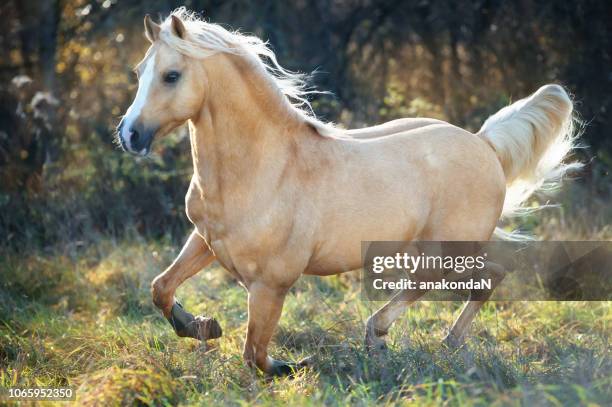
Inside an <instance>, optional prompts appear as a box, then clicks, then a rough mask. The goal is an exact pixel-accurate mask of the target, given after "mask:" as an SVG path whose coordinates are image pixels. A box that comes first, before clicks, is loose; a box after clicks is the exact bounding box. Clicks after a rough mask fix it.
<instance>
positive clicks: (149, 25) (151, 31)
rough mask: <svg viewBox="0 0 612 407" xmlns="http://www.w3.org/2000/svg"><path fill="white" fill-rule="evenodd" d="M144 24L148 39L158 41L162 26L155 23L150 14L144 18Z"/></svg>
mask: <svg viewBox="0 0 612 407" xmlns="http://www.w3.org/2000/svg"><path fill="white" fill-rule="evenodd" d="M144 26H145V35H146V36H147V39H148V40H149V41H151V42H152V43H153V42H155V41H157V39H158V38H159V31H160V30H161V27H160V26H159V24H155V23H154V22H153V20H151V16H149V15H148V14H147V15H146V16H145V18H144Z"/></svg>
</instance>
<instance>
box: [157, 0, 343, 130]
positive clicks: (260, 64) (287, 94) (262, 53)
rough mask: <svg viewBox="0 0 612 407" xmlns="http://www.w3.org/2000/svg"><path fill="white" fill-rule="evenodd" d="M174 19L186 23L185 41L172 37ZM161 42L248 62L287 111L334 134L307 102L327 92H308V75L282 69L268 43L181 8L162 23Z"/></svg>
mask: <svg viewBox="0 0 612 407" xmlns="http://www.w3.org/2000/svg"><path fill="white" fill-rule="evenodd" d="M172 15H174V16H176V17H178V18H180V19H181V20H182V21H183V23H184V25H185V28H186V30H187V36H186V37H185V38H179V37H177V36H176V35H173V34H172V29H171V24H172V18H171V16H172ZM160 39H161V40H162V41H163V42H164V43H166V44H168V45H169V46H171V47H172V48H174V49H176V50H177V51H179V52H180V53H182V54H184V55H188V56H190V57H193V58H206V57H209V56H211V55H214V54H216V53H219V52H225V53H230V54H233V55H239V56H242V57H244V58H247V59H248V60H249V61H251V62H252V63H253V66H254V67H256V68H259V69H261V71H262V73H263V74H264V75H265V76H267V77H268V79H270V83H271V84H272V85H273V86H275V87H276V88H277V89H278V91H279V92H280V93H282V95H284V100H285V101H286V102H287V104H288V107H289V108H290V109H291V110H293V111H294V112H296V113H297V114H298V116H299V117H301V118H303V119H304V120H305V121H306V122H307V123H309V124H310V125H312V127H313V128H314V129H315V130H316V131H317V132H318V133H319V134H321V135H323V136H330V135H332V134H333V133H335V128H334V126H333V125H332V124H330V123H324V122H322V121H320V120H319V119H317V117H316V116H315V114H314V111H313V109H312V106H311V104H310V102H309V101H308V95H310V94H313V93H324V92H318V91H314V90H312V88H309V87H308V85H307V82H306V79H307V75H305V74H302V73H297V72H291V71H288V70H286V69H285V68H283V67H282V66H281V65H280V64H279V63H278V60H277V59H276V54H275V53H274V51H272V50H271V49H270V47H269V46H268V43H267V42H264V41H262V40H261V39H259V38H258V37H255V36H252V35H245V34H242V33H241V32H239V31H229V30H227V29H225V28H224V27H222V26H220V25H218V24H213V23H208V22H206V21H204V20H202V19H200V18H199V17H198V16H197V15H196V14H195V13H193V12H190V11H188V10H187V9H185V8H184V7H181V8H178V9H176V10H174V11H173V12H172V13H171V15H170V16H168V17H167V18H166V19H165V20H164V21H163V22H162V24H161V31H160Z"/></svg>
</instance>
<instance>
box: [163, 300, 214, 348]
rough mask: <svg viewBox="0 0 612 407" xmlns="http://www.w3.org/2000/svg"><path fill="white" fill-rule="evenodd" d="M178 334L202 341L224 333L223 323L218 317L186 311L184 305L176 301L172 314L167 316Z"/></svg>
mask: <svg viewBox="0 0 612 407" xmlns="http://www.w3.org/2000/svg"><path fill="white" fill-rule="evenodd" d="M167 319H168V321H169V322H170V325H172V327H173V328H174V331H175V332H176V334H177V335H178V336H180V337H182V338H194V339H198V340H200V341H206V340H208V339H217V338H220V337H221V335H223V330H222V329H221V325H219V322H217V320H216V319H214V318H210V317H204V316H201V315H198V316H197V317H194V316H193V314H191V313H189V312H187V311H185V309H184V308H183V306H182V305H181V304H180V303H178V302H176V303H174V305H173V306H172V310H171V312H170V316H169V317H168V318H167Z"/></svg>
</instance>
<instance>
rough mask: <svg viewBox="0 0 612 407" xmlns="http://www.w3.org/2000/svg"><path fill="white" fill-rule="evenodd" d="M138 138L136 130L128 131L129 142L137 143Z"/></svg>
mask: <svg viewBox="0 0 612 407" xmlns="http://www.w3.org/2000/svg"><path fill="white" fill-rule="evenodd" d="M139 139H140V134H139V133H138V132H137V131H136V130H132V131H131V133H130V144H132V145H134V144H136V143H138V140H139Z"/></svg>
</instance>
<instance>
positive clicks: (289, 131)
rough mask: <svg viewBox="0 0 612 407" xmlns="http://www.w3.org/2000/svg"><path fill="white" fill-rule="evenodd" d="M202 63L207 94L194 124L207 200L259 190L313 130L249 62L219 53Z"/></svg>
mask: <svg viewBox="0 0 612 407" xmlns="http://www.w3.org/2000/svg"><path fill="white" fill-rule="evenodd" d="M203 63H204V64H205V69H206V73H207V79H208V83H209V90H208V92H209V93H208V94H207V95H206V101H205V103H204V104H203V108H202V109H201V111H200V115H199V117H197V118H196V119H194V120H192V122H191V125H190V127H191V128H190V130H191V132H190V133H191V148H192V156H193V164H194V173H195V176H196V180H198V182H199V183H200V185H201V187H202V189H203V190H204V191H205V193H206V195H207V197H209V198H214V197H218V198H219V199H221V200H223V196H230V197H231V196H241V195H244V194H245V193H248V191H253V190H257V191H258V192H259V193H261V192H262V189H263V188H268V187H270V185H271V184H275V182H276V181H278V178H279V177H280V174H282V171H283V168H284V166H285V165H286V164H287V160H289V159H290V154H288V152H289V151H292V150H293V149H294V148H295V143H296V142H297V138H299V137H302V136H303V134H304V133H305V132H308V131H312V130H311V129H310V127H309V126H308V125H307V124H306V123H305V121H304V119H303V118H301V117H300V116H299V115H298V114H297V113H296V112H295V111H294V110H293V109H292V108H291V107H290V106H289V104H288V102H287V100H286V98H285V96H284V95H282V94H281V93H280V91H279V90H278V89H277V88H276V86H275V85H274V84H273V83H272V81H271V79H270V78H268V77H266V74H265V73H264V72H261V70H260V69H259V68H258V67H254V66H252V63H251V62H249V61H243V60H241V59H240V58H239V57H236V56H228V55H225V54H219V55H215V56H212V57H209V58H208V59H207V60H206V62H203Z"/></svg>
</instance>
